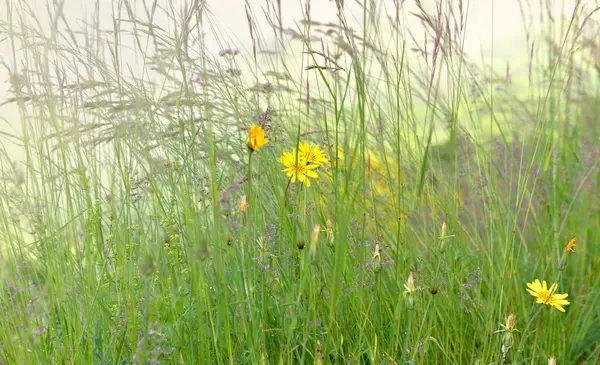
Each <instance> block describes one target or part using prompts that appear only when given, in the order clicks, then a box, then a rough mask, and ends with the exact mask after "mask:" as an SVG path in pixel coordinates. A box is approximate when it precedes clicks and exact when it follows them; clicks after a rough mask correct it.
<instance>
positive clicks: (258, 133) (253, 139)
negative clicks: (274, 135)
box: [246, 125, 269, 152]
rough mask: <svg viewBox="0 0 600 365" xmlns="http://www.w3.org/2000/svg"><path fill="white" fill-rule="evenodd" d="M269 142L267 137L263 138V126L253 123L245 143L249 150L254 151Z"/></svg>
mask: <svg viewBox="0 0 600 365" xmlns="http://www.w3.org/2000/svg"><path fill="white" fill-rule="evenodd" d="M268 142H269V140H268V139H266V138H265V130H264V129H263V127H261V126H259V125H253V126H252V127H250V132H249V133H248V139H247V140H246V145H247V146H248V148H249V149H250V151H252V152H254V151H256V150H258V149H260V148H262V147H263V146H264V145H266V144H267V143H268Z"/></svg>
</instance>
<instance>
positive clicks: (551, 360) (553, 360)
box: [548, 357, 556, 365]
mask: <svg viewBox="0 0 600 365" xmlns="http://www.w3.org/2000/svg"><path fill="white" fill-rule="evenodd" d="M548 365H556V358H555V357H551V358H549V359H548Z"/></svg>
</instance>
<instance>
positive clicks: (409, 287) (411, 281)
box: [404, 271, 417, 295]
mask: <svg viewBox="0 0 600 365" xmlns="http://www.w3.org/2000/svg"><path fill="white" fill-rule="evenodd" d="M404 289H406V290H405V291H404V294H407V295H410V294H413V293H414V292H416V291H417V288H415V278H414V276H413V273H412V271H411V272H410V275H409V276H408V280H407V281H406V284H404Z"/></svg>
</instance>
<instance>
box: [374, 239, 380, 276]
mask: <svg viewBox="0 0 600 365" xmlns="http://www.w3.org/2000/svg"><path fill="white" fill-rule="evenodd" d="M380 251H381V249H380V248H379V243H377V244H375V251H374V252H373V271H374V272H376V273H378V272H379V271H381V255H380V254H379V252H380Z"/></svg>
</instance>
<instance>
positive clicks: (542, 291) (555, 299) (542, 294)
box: [527, 279, 570, 312]
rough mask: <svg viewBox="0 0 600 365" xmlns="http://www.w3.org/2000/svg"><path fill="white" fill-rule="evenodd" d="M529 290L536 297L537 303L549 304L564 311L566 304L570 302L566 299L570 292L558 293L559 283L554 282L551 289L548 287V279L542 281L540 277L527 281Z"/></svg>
mask: <svg viewBox="0 0 600 365" xmlns="http://www.w3.org/2000/svg"><path fill="white" fill-rule="evenodd" d="M527 287H528V288H529V289H527V291H528V292H529V294H531V295H533V296H534V297H536V298H537V299H536V301H535V302H536V303H538V304H547V305H550V306H552V307H554V308H556V309H558V310H559V311H561V312H564V311H565V309H564V308H563V306H564V305H569V304H570V303H569V302H568V301H567V300H566V299H565V298H566V297H568V296H569V294H566V293H565V294H556V293H555V292H556V290H557V289H558V284H552V286H551V287H550V289H548V285H547V284H546V280H544V281H543V282H541V283H540V281H539V280H538V279H536V280H535V281H533V282H531V283H527Z"/></svg>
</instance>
